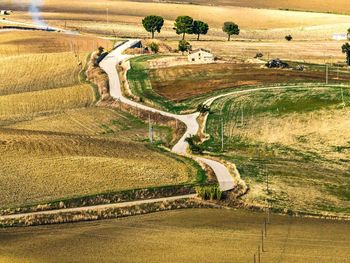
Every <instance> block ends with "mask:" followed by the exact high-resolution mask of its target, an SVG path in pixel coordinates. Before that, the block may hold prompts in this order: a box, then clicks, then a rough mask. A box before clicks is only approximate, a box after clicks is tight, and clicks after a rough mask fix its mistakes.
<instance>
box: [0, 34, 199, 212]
mask: <svg viewBox="0 0 350 263" xmlns="http://www.w3.org/2000/svg"><path fill="white" fill-rule="evenodd" d="M0 43H1V44H2V45H3V47H4V48H3V49H0V54H1V55H0V78H1V79H3V80H5V81H2V82H1V84H0V163H1V167H0V185H1V191H0V193H1V194H0V200H1V201H0V208H7V207H17V206H24V205H29V204H38V203H46V202H50V201H54V200H62V199H67V198H71V197H80V196H84V195H94V194H98V193H105V192H116V191H120V190H126V189H134V188H148V187H155V186H162V185H173V184H183V183H192V182H196V181H197V180H202V179H203V174H202V170H201V168H200V167H199V166H198V165H197V164H194V162H192V161H190V160H188V159H186V158H182V157H177V156H175V155H173V154H170V153H168V152H165V151H161V150H159V149H157V148H156V147H154V146H151V145H149V144H148V143H146V142H147V141H148V124H146V123H144V122H142V121H140V120H138V119H136V118H135V117H133V116H131V115H130V114H128V113H125V112H121V111H118V110H115V109H109V108H97V107H95V106H94V102H95V92H94V90H93V88H92V87H91V86H90V85H89V84H87V83H84V82H82V81H81V77H80V75H79V73H80V71H81V70H82V68H83V67H84V64H85V61H86V59H87V55H88V53H89V52H90V51H91V50H93V48H95V47H96V46H97V45H104V46H105V47H108V46H109V45H110V43H109V42H107V41H105V40H100V39H97V38H92V37H85V36H84V37H83V36H67V35H62V34H57V33H44V32H6V33H0ZM5 47H6V49H5ZM16 47H17V49H16ZM16 50H19V51H18V52H17V51H16ZM172 133H173V132H172V130H171V129H170V128H166V127H159V126H155V127H154V140H155V142H156V143H169V142H170V141H171V140H172V137H173V134H172Z"/></svg>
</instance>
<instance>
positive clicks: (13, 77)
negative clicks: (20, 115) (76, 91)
mask: <svg viewBox="0 0 350 263" xmlns="http://www.w3.org/2000/svg"><path fill="white" fill-rule="evenodd" d="M86 57H87V54H80V55H75V54H73V53H71V52H64V53H63V52H62V53H50V54H29V55H19V56H8V57H6V58H1V59H0V61H1V64H4V65H6V66H0V78H1V80H2V81H1V83H0V96H1V95H8V94H14V93H21V92H31V91H37V90H47V89H52V88H58V87H67V86H73V85H77V84H79V78H78V75H79V72H80V70H82V67H83V63H85V60H86ZM38 65H40V68H41V69H42V70H38Z"/></svg>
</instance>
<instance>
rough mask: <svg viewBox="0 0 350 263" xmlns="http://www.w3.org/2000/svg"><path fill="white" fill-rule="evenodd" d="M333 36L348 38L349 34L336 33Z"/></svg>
mask: <svg viewBox="0 0 350 263" xmlns="http://www.w3.org/2000/svg"><path fill="white" fill-rule="evenodd" d="M332 38H333V39H334V40H347V39H348V34H342V33H340V34H339V33H334V34H333V37H332Z"/></svg>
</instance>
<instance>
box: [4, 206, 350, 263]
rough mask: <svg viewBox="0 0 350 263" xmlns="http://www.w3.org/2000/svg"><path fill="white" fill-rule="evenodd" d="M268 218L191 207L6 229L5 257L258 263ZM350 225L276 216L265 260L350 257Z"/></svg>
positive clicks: (297, 262)
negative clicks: (255, 256) (137, 214)
mask: <svg viewBox="0 0 350 263" xmlns="http://www.w3.org/2000/svg"><path fill="white" fill-rule="evenodd" d="M263 222H264V214H263V213H253V212H247V211H241V210H224V209H221V210H214V209H212V210H210V209H195V210H194V209H189V210H177V211H169V212H160V213H153V214H148V215H140V216H134V217H128V218H122V219H116V220H106V221H99V222H84V223H74V224H64V225H50V226H40V227H30V228H17V229H13V228H11V229H2V230H0V261H1V262H4V263H19V262H21V263H22V262H28V263H32V262H35V263H41V262H51V263H54V262H87V263H90V262H125V263H127V262H133V263H141V262H172V263H175V262H179V263H180V262H181V263H182V262H225V263H226V262H227V263H228V262H254V253H256V254H257V249H258V245H260V243H261V241H260V240H261V230H262V227H263ZM349 229H350V227H349V222H342V221H331V220H317V219H300V218H291V217H288V216H278V215H271V220H270V224H268V225H267V237H266V239H265V240H264V249H265V252H263V253H261V262H279V263H291V262H293V263H304V262H308V263H329V262H344V263H345V262H349V261H348V259H349V258H348V244H349V242H350V230H349ZM257 259H258V258H256V260H257ZM256 262H258V261H256Z"/></svg>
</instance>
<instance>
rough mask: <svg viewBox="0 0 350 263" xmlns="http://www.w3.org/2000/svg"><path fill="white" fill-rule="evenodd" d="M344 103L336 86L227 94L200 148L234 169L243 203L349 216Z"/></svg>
mask: <svg viewBox="0 0 350 263" xmlns="http://www.w3.org/2000/svg"><path fill="white" fill-rule="evenodd" d="M349 103H350V93H349V89H348V87H336V86H333V87H326V86H324V87H322V86H316V85H315V86H314V87H309V88H305V87H303V86H295V87H289V88H285V89H273V90H263V91H255V92H245V93H240V94H234V95H230V96H227V97H224V98H221V99H218V100H217V101H215V102H214V104H213V105H212V108H211V111H212V112H211V114H210V115H209V118H208V123H207V127H206V132H207V133H208V134H210V135H211V137H210V139H209V140H208V141H207V142H205V143H204V147H205V149H206V150H207V151H209V152H212V153H213V154H215V155H216V156H217V155H218V156H220V157H222V158H224V159H226V160H229V161H232V162H233V163H235V164H236V165H237V167H238V170H239V171H240V173H241V176H242V177H243V179H244V180H245V181H246V182H247V183H248V184H249V185H250V191H249V192H248V195H247V196H246V197H245V198H244V199H245V200H246V201H247V202H248V203H252V204H254V205H267V204H268V205H271V206H272V207H273V208H275V209H277V210H279V211H284V212H287V211H288V210H291V211H300V212H306V213H322V214H338V215H349V214H350V199H349V197H350V192H349V189H350V188H349V186H350V181H349V178H350V174H349V168H350V165H349V161H348V160H349V158H350V152H349V148H350V146H349V141H350V137H349V133H348V130H349V127H350V126H349V125H350V123H349V120H348V115H349V113H350V111H349ZM222 123H223V124H222ZM222 125H223V126H224V149H223V150H222V148H221V129H222V128H221V127H222ZM267 182H268V185H267Z"/></svg>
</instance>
